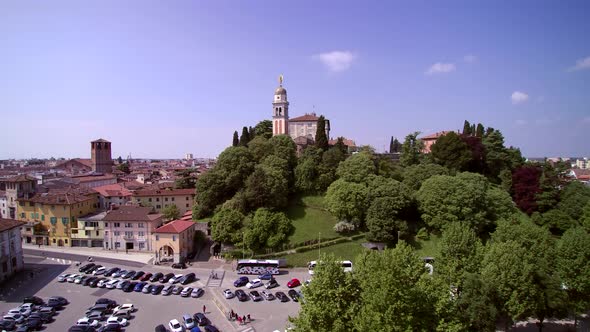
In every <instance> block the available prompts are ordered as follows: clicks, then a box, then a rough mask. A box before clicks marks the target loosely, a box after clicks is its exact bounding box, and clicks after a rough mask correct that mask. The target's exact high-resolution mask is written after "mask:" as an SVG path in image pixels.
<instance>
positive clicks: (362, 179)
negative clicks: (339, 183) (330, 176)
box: [336, 152, 376, 183]
mask: <svg viewBox="0 0 590 332" xmlns="http://www.w3.org/2000/svg"><path fill="white" fill-rule="evenodd" d="M375 171H376V169H375V164H374V163H373V159H372V158H371V155H370V154H369V153H362V152H361V153H357V154H353V155H352V156H350V157H348V158H347V159H346V160H344V161H343V162H341V163H340V165H339V166H338V169H337V170H336V174H337V175H338V177H339V178H340V179H342V180H344V181H348V182H355V183H366V182H367V181H368V180H369V176H370V175H374V174H375Z"/></svg>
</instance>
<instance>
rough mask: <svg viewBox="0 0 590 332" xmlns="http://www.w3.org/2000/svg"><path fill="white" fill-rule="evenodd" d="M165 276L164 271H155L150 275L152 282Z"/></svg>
mask: <svg viewBox="0 0 590 332" xmlns="http://www.w3.org/2000/svg"><path fill="white" fill-rule="evenodd" d="M163 276H164V273H162V272H156V273H154V275H153V276H151V277H150V281H151V282H156V281H158V280H160V278H162V277H163Z"/></svg>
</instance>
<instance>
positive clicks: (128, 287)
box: [122, 282, 137, 293]
mask: <svg viewBox="0 0 590 332" xmlns="http://www.w3.org/2000/svg"><path fill="white" fill-rule="evenodd" d="M136 285H137V282H130V283H128V284H127V285H125V287H123V288H122V290H123V291H124V292H125V293H129V292H133V289H135V286H136Z"/></svg>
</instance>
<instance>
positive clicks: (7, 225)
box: [0, 218, 24, 232]
mask: <svg viewBox="0 0 590 332" xmlns="http://www.w3.org/2000/svg"><path fill="white" fill-rule="evenodd" d="M22 225H24V223H23V222H20V221H18V220H14V219H4V218H0V232H4V231H7V230H9V229H13V228H15V227H19V226H22Z"/></svg>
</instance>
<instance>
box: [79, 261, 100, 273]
mask: <svg viewBox="0 0 590 332" xmlns="http://www.w3.org/2000/svg"><path fill="white" fill-rule="evenodd" d="M95 265H96V264H94V263H88V264H86V265H83V266H81V267H80V268H79V269H78V271H80V272H82V273H84V272H86V271H87V270H88V269H91V268H93V267H94V266H95Z"/></svg>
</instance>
